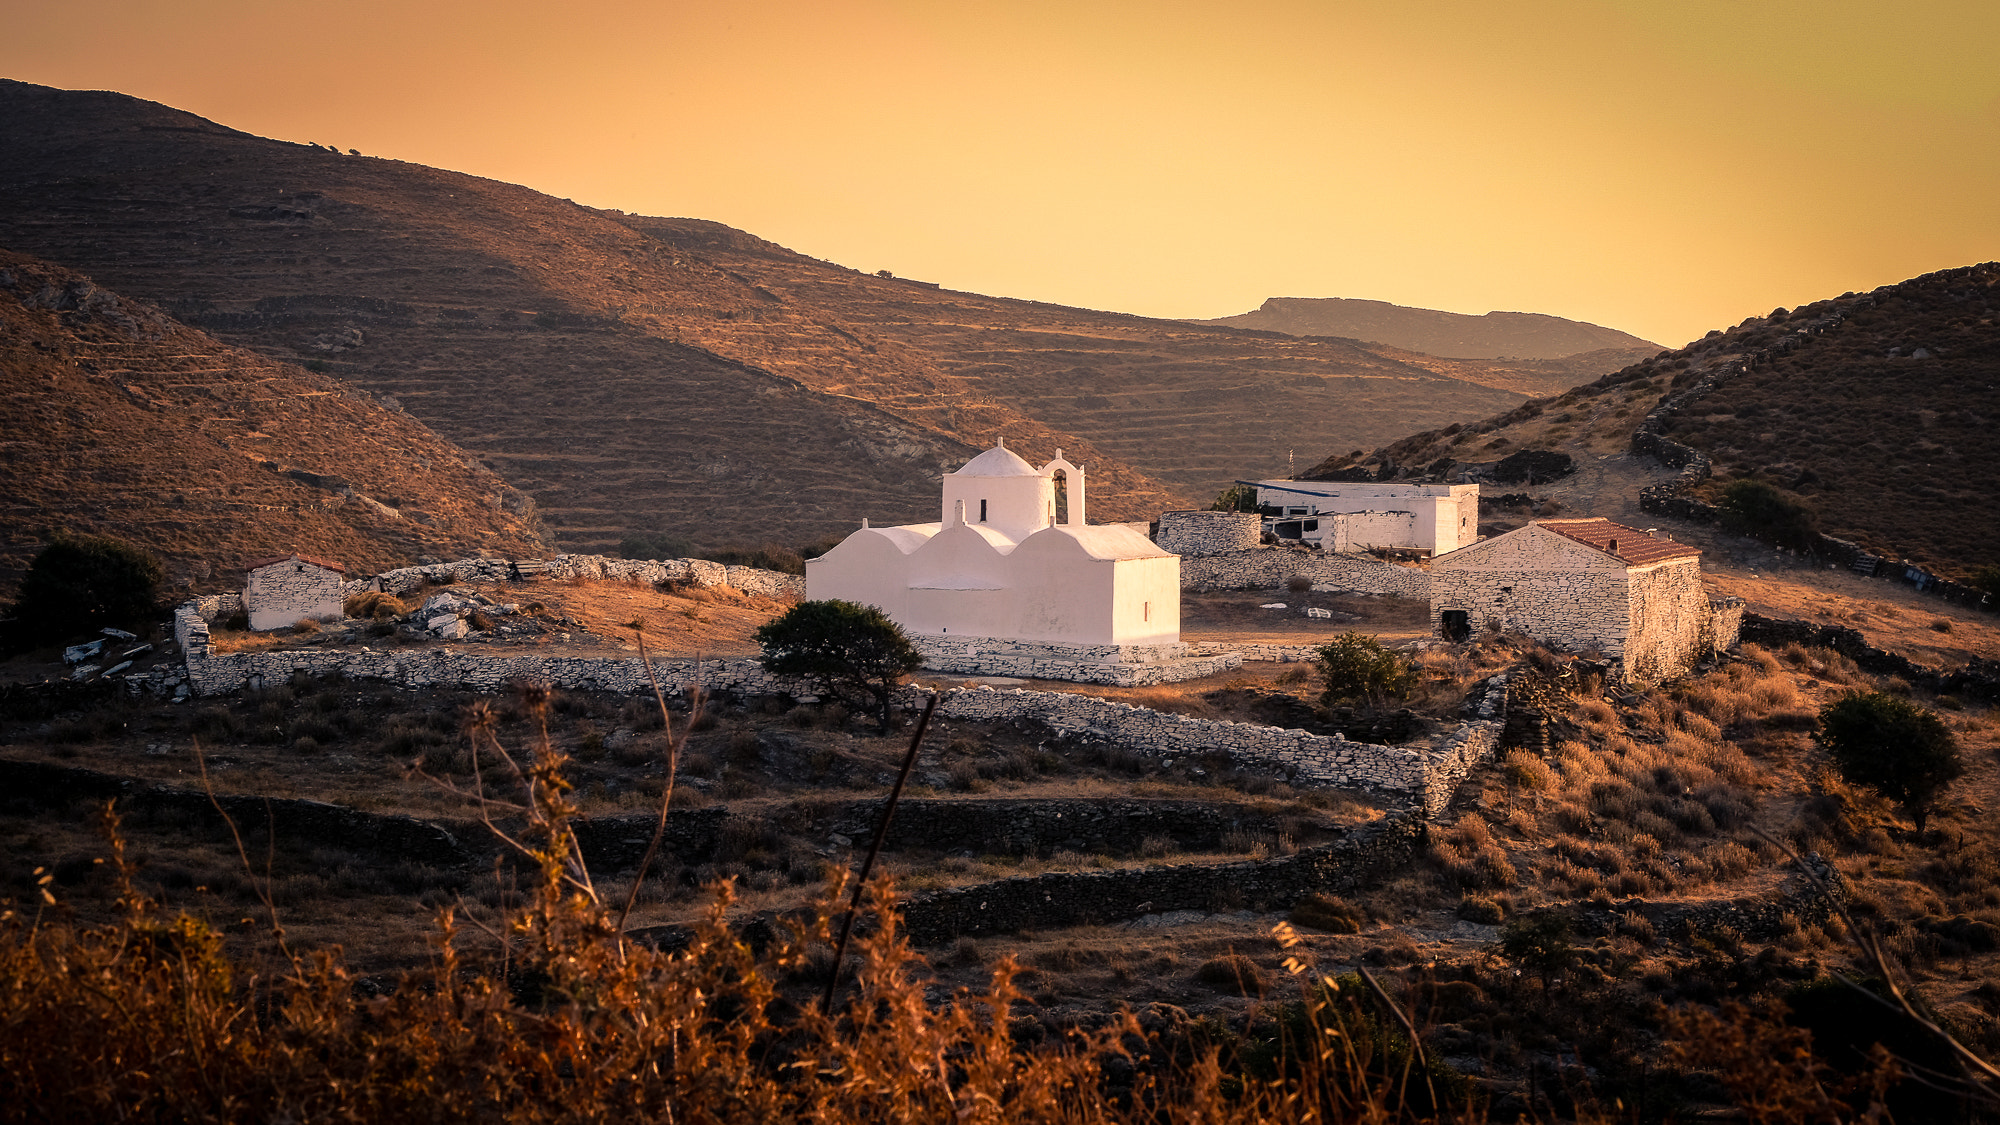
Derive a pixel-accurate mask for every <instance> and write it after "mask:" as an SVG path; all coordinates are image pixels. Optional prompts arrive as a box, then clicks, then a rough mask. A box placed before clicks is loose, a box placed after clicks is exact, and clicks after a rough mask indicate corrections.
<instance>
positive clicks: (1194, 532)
mask: <svg viewBox="0 0 2000 1125" xmlns="http://www.w3.org/2000/svg"><path fill="white" fill-rule="evenodd" d="M1263 536H1264V521H1263V518H1262V517H1260V516H1258V515H1257V513H1255V512H1194V511H1182V512H1161V513H1160V529H1159V531H1158V532H1156V533H1155V534H1154V535H1153V541H1154V542H1155V543H1158V544H1159V545H1160V550H1162V551H1170V552H1172V553H1174V554H1176V555H1179V556H1181V558H1182V560H1183V566H1185V565H1186V564H1185V560H1187V559H1189V558H1196V557H1200V556H1204V555H1221V554H1227V553H1229V552H1231V551H1249V550H1255V549H1256V547H1257V545H1258V544H1259V543H1261V542H1263Z"/></svg>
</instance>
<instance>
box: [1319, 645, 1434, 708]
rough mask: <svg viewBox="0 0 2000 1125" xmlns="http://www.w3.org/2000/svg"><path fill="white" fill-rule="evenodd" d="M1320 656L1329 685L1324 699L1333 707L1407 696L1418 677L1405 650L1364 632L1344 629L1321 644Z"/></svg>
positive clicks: (1323, 701) (1327, 684) (1320, 670)
mask: <svg viewBox="0 0 2000 1125" xmlns="http://www.w3.org/2000/svg"><path fill="white" fill-rule="evenodd" d="M1318 660H1319V674H1320V679H1321V681H1322V682H1323V683H1324V684H1325V685H1326V689H1325V691H1323V692H1322V693H1321V694H1320V702H1321V703H1323V704H1325V705H1326V706H1329V707H1331V706H1333V705H1334V704H1336V703H1342V702H1347V701H1351V700H1360V701H1365V702H1367V703H1371V704H1378V705H1379V704H1381V703H1383V702H1385V701H1386V700H1388V699H1390V698H1395V699H1406V698H1408V697H1409V694H1410V689H1411V688H1412V687H1413V686H1415V684H1416V681H1417V675H1416V671H1415V670H1414V669H1412V668H1411V667H1410V662H1409V661H1408V660H1405V659H1404V658H1403V656H1402V654H1400V653H1397V652H1394V651H1391V650H1390V649H1387V648H1384V647H1383V646H1382V642H1381V641H1378V640H1376V639H1375V638H1374V637H1372V636H1369V635H1367V634H1364V633H1342V634H1341V635H1340V636H1338V637H1335V638H1334V639H1333V640H1332V641H1331V642H1330V643H1328V644H1324V645H1321V646H1320V648H1319V653H1318Z"/></svg>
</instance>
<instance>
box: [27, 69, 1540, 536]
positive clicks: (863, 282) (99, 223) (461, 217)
mask: <svg viewBox="0 0 2000 1125" xmlns="http://www.w3.org/2000/svg"><path fill="white" fill-rule="evenodd" d="M0 111H4V112H0V245H11V246H13V247H15V248H17V249H20V250H24V251H27V252H30V253H35V254H39V255H42V256H44V257H48V258H50V259H52V260H56V261H59V262H62V263H64V264H67V265H71V266H74V267H75V268H79V269H83V270H86V271H88V272H90V273H91V274H92V276H94V277H96V278H97V279H98V280H99V281H101V282H103V283H104V284H106V285H109V286H112V287H114V288H116V289H118V290H120V291H121V292H125V293H129V294H132V295H134V296H138V297H141V298H144V299H147V300H151V301H154V302H156V303H158V304H160V305H161V306H162V307H164V308H165V309H167V311H168V312H170V313H171V314H173V315H175V316H177V317H179V318H181V319H182V320H184V321H186V322H188V323H190V324H193V325H196V326H198V327H201V328H203V329H206V330H208V331H210V332H212V333H214V334H216V335H217V336H219V337H221V338H223V339H224V340H227V341H228V342H230V343H233V344H238V345H240V346H244V347H248V348H252V349H254V350H257V351H259V352H262V353H264V354H265V355H267V356H271V357H274V358H280V359H284V360H289V361H297V362H305V363H308V364H311V365H312V366H314V367H316V368H317V369H319V370H321V371H323V372H325V373H327V374H330V375H334V376H337V377H339V378H341V379H343V380H345V381H347V382H349V383H351V384H352V385H354V386H356V387H360V388H364V389H366V390H367V391H368V392H370V393H372V394H376V395H384V396H390V397H393V398H394V399H395V400H396V401H397V402H399V403H400V404H401V405H402V407H403V408H404V409H406V410H408V411H409V412H410V413H411V414H412V415H414V416H415V417H417V418H420V419H422V420H424V421H425V422H426V423H428V424H430V425H432V426H433V427H435V428H436V429H437V430H438V431H439V432H440V433H442V434H444V435H445V436H446V437H448V438H450V439H452V440H454V441H456V442H458V443H459V444H461V445H463V446H465V447H466V448H468V449H470V450H472V451H473V452H474V453H475V454H477V455H478V456H479V457H480V458H481V459H482V460H483V461H484V463H486V464H487V465H489V466H490V467H492V468H493V469H495V470H496V471H497V472H499V473H500V474H501V475H503V476H505V477H506V478H507V479H508V480H509V481H510V482H512V483H514V484H515V485H517V486H518V487H520V488H522V489H523V490H525V491H527V492H529V493H531V494H532V495H533V496H534V497H535V498H536V500H537V501H538V502H539V503H540V505H541V509H542V511H543V513H544V514H545V516H546V517H547V519H548V522H549V524H550V525H551V527H552V528H553V531H554V534H555V536H556V538H557V539H558V540H559V541H560V543H561V544H562V545H563V546H566V547H572V548H591V549H603V548H606V547H609V546H611V545H613V544H615V543H616V542H617V541H618V539H619V538H621V537H622V536H623V535H625V534H628V533H631V532H634V531H667V532H672V533H675V534H677V535H680V536H682V537H685V538H688V539H691V540H693V541H695V542H696V543H707V544H717V543H727V542H746V541H747V542H758V541H763V540H770V539H776V540H779V541H791V542H797V541H800V540H803V539H807V538H811V537H817V536H821V535H825V534H828V533H831V532H837V531H844V530H845V529H847V528H849V527H852V526H853V525H854V524H855V523H857V522H858V521H859V519H860V518H861V517H863V516H867V517H870V518H872V519H874V520H876V521H877V522H881V521H884V520H888V521H902V520H910V519H921V518H931V517H932V515H933V513H934V512H935V510H936V502H937V501H936V496H937V493H936V479H937V475H938V473H939V472H940V471H941V470H944V469H947V468H951V467H955V466H956V464H957V463H958V462H960V461H962V460H963V459H964V458H965V457H967V456H969V455H970V454H971V453H972V452H973V451H975V450H976V449H977V448H978V447H980V446H983V445H985V444H988V443H990V442H991V441H992V439H993V438H995V437H997V436H1003V435H1004V436H1005V437H1006V438H1007V439H1008V444H1009V445H1010V447H1013V448H1016V449H1019V450H1021V451H1022V453H1023V454H1024V455H1026V456H1029V457H1046V456H1048V455H1050V454H1052V453H1053V452H1054V451H1055V449H1056V448H1057V447H1059V446H1060V447H1062V448H1063V449H1064V451H1065V452H1066V454H1067V455H1068V456H1069V457H1070V458H1071V459H1072V460H1075V461H1079V462H1083V463H1086V464H1087V465H1088V466H1089V468H1090V469H1091V483H1092V490H1091V491H1092V501H1093V503H1092V512H1093V514H1094V515H1095V516H1096V517H1097V518H1100V519H1121V518H1131V519H1140V518H1150V517H1151V516H1152V515H1154V514H1156V513H1157V512H1158V511H1159V510H1160V509H1162V508H1164V507H1170V506H1177V505H1181V504H1186V503H1189V502H1202V501H1205V500H1206V499H1207V498H1208V497H1209V496H1211V495H1213V492H1214V491H1215V490H1216V489H1218V488H1220V487H1222V486H1224V485H1226V484H1227V483H1228V482H1229V481H1231V480H1233V479H1234V478H1236V477H1239V476H1245V475H1250V474H1253V473H1270V472H1274V471H1282V469H1283V467H1284V466H1285V464H1286V454H1287V451H1288V450H1290V449H1294V448H1298V449H1323V448H1326V447H1328V446H1329V445H1348V446H1365V445H1371V444H1377V443H1379V442H1381V441H1384V440H1387V439H1389V438H1390V437H1392V436H1393V435H1395V434H1398V433H1402V432H1407V430H1408V428H1409V427H1410V426H1411V425H1413V424H1415V425H1440V424H1444V423H1446V422H1450V421H1456V420H1462V419H1467V418H1472V417H1478V416H1482V415H1485V414H1491V413H1493V412H1494V411H1496V410H1500V409H1504V408H1506V407H1509V406H1511V405H1513V404H1515V403H1518V402H1520V401H1521V400H1522V397H1523V391H1524V390H1529V389H1532V390H1533V391H1535V392H1538V393H1546V392H1547V391H1548V390H1550V389H1553V388H1554V387H1557V386H1561V385H1564V383H1565V382H1566V381H1567V379H1568V376H1566V375H1554V376H1550V377H1549V379H1550V381H1548V382H1542V383H1538V384H1535V385H1534V386H1533V387H1532V388H1526V387H1521V386H1518V385H1517V384H1518V382H1519V375H1518V373H1517V372H1501V373H1500V374H1499V375H1498V376H1496V377H1495V378H1493V379H1489V380H1486V381H1485V382H1482V381H1481V380H1480V379H1479V378H1478V377H1476V376H1477V372H1472V373H1470V374H1467V373H1465V372H1448V371H1447V372H1441V371H1439V370H1433V369H1432V368H1431V367H1427V366H1425V364H1424V363H1423V362H1421V361H1419V360H1414V359H1411V358H1410V357H1408V356H1407V355H1396V354H1393V353H1390V352H1387V351H1386V350H1379V349H1369V348H1365V347H1362V346H1361V345H1359V344H1357V343H1355V342H1353V341H1326V340H1301V339H1296V338H1292V337H1287V336H1283V335H1280V334H1277V333H1264V332H1253V331H1243V330H1240V329H1231V328H1226V327H1203V326H1197V325H1189V324H1185V323H1182V322H1176V321H1159V320H1148V319H1145V318H1141V317H1130V316H1121V315H1117V314H1109V313H1097V312H1091V311H1088V310H1080V309H1067V308H1062V307H1060V306H1053V305H1043V304H1037V303H1034V302H1026V301H1008V300H1003V299H998V298H989V297H983V296H979V295H976V294H966V293H955V292H952V291H949V290H943V289H940V288H937V287H935V286H928V285H925V284H922V283H920V282H912V281H905V280H900V279H895V278H886V277H878V276H875V275H872V274H862V273H859V272H856V271H854V270H850V269H846V268H843V267H840V266H836V265H832V264H830V263H826V262H820V261H816V260H814V259H810V258H806V257H803V256H801V255H798V254H794V253H792V252H790V251H787V250H785V249H783V248H782V247H778V246H775V245H774V244H771V243H769V242H765V241H763V240H760V239H757V238H755V237H754V236H751V235H748V234H745V233H743V232H740V231H733V230H730V229H729V228H726V227H722V226H720V225H718V224H714V223H706V222H701V221H697V220H663V219H644V218H640V217H636V216H629V215H623V214H619V213H616V212H602V211H595V210H591V209H587V208H583V207H580V206H577V205H576V204H573V203H571V202H569V201H567V200H560V199H554V198H551V197H548V196H545V195H541V194H539V193H536V192H533V191H530V190H528V189H526V188H521V187H516V186H512V185H508V184H501V183H496V182H494V181H491V180H483V179H479V178H476V177H472V176H465V175H460V174H457V173H451V172H444V171H439V170H436V169H431V168H425V167H422V166H418V165H411V164H404V163H399V162H394V161H387V160H377V159H372V158H367V157H359V156H352V155H341V154H339V153H337V152H334V151H331V150H328V149H323V148H317V147H314V146H311V145H303V144H291V143H286V142H281V141H273V140H267V139H264V138H259V137H254V136H251V135H248V134H245V133H241V132H237V131H235V130H231V129H228V128H225V127H223V126H220V125H217V124H215V123H213V122H209V121H205V120H203V119H201V118H198V117H195V116H193V115H190V114H186V113H182V112H179V111H176V110H172V109H169V108H167V107H164V106H159V105H156V104H153V103H148V102H142V101H139V100H136V99H133V98H129V97H124V96H122V95H117V94H109V93H73V92H65V91H58V90H51V89H48V88H45V87H38V86H31V85H27V84H24V83H18V82H0Z"/></svg>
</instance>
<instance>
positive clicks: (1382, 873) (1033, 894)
mask: <svg viewBox="0 0 2000 1125" xmlns="http://www.w3.org/2000/svg"><path fill="white" fill-rule="evenodd" d="M1424 840H1425V822H1424V819H1423V817H1422V816H1421V815H1419V814H1418V813H1416V812H1415V811H1414V810H1412V811H1409V812H1402V813H1395V814H1392V815H1390V816H1387V817H1384V818H1383V819H1382V820H1379V821H1376V822H1374V823H1373V824H1368V825H1363V826H1361V827H1358V828H1353V829H1350V830H1348V832H1347V835H1346V836H1345V838H1343V839H1341V840H1338V841H1335V842H1334V843H1330V844H1325V845H1322V846H1320V847H1316V848H1307V849H1304V850H1302V851H1300V852H1298V853H1297V854H1295V855H1289V856H1284V857H1281V858H1278V859H1267V860H1259V861H1252V862H1247V863H1218V864H1160V865H1158V866H1154V867H1144V868H1131V869H1126V870H1112V871H1080V872H1058V873H1052V874H1048V875H1033V876H1024V877H1022V878H1018V879H1004V880H1001V881H1000V882H997V883H984V884H981V885H978V886H973V887H957V888H952V889H949V890H943V891H936V892H933V893H931V894H927V895H923V896H921V897H918V898H914V899H911V900H910V901H909V902H908V903H906V904H904V907H903V926H904V928H905V929H906V930H907V931H908V932H909V935H910V939H911V940H912V941H913V942H915V943H917V944H918V945H942V944H944V943H946V942H949V941H951V940H953V939H954V938H958V937H977V936H981V935H985V934H998V933H1012V932H1015V931H1018V930H1025V929H1036V930H1039V929H1054V928H1057V927H1063V926H1086V925H1103V924H1106V923H1111V922H1119V921H1123V920H1126V919H1129V918H1137V917H1140V916H1142V915H1145V914H1153V913H1158V912H1161V911H1168V910H1189V909H1192V910H1235V909H1242V908H1245V907H1248V908H1250V909H1253V910H1277V909H1282V908H1284V907H1287V906H1289V905H1291V904H1292V903H1293V902H1296V901H1297V900H1298V899H1300V898H1302V897H1304V896H1306V895H1309V894H1316V893H1325V892H1329V891H1330V892H1336V893H1338V892H1351V891H1354V890H1356V889H1359V888H1361V887H1363V886H1367V885H1369V884H1372V883H1374V882H1378V881H1380V880H1381V879H1382V878H1384V877H1386V876H1388V875H1389V874H1391V873H1392V872H1395V871H1399V870H1401V869H1402V868H1404V867H1406V866H1408V864H1409V863H1410V861H1411V860H1412V859H1413V858H1415V856H1416V855H1417V853H1418V852H1419V851H1421V850H1422V848H1423V846H1424Z"/></svg>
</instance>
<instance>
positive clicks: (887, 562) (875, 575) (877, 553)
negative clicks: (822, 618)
mask: <svg viewBox="0 0 2000 1125" xmlns="http://www.w3.org/2000/svg"><path fill="white" fill-rule="evenodd" d="M908 567H909V557H908V556H907V555H904V554H903V552H902V551H901V550H899V549H898V548H897V547H896V545H895V544H894V543H891V542H890V541H889V540H888V538H887V537H886V536H882V535H867V534H860V533H857V534H854V535H850V536H848V537H847V538H846V539H843V540H841V542H840V543H839V545H837V546H835V547H834V548H833V549H832V550H830V551H828V552H827V553H826V554H824V555H821V556H820V557H818V558H816V559H807V560H806V595H805V596H806V597H809V598H813V599H816V600H822V601H824V600H827V599H834V598H837V599H839V600H841V601H849V602H858V603H860V604H861V605H872V606H874V607H875V608H877V609H879V610H881V611H882V612H883V613H886V614H888V615H889V616H890V618H892V619H894V620H897V621H901V620H903V619H904V616H905V615H906V614H907V613H908V612H909V606H908V604H907V599H908V593H909V590H908V585H907V582H906V581H905V575H906V574H907V573H908Z"/></svg>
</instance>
